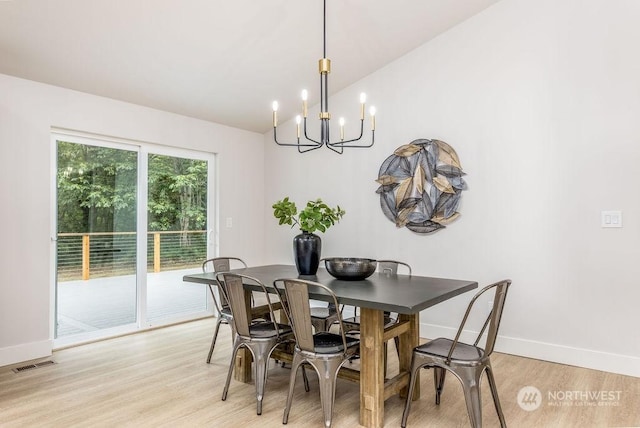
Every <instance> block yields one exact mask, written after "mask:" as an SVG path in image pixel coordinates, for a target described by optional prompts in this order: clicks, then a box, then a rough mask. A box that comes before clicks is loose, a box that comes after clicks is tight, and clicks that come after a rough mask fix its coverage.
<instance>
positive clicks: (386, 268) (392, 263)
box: [378, 260, 411, 276]
mask: <svg viewBox="0 0 640 428" xmlns="http://www.w3.org/2000/svg"><path fill="white" fill-rule="evenodd" d="M400 266H404V267H405V268H407V269H408V270H409V276H411V266H409V265H408V264H407V263H405V262H399V261H396V260H378V272H380V273H385V274H387V275H397V274H398V267H400Z"/></svg>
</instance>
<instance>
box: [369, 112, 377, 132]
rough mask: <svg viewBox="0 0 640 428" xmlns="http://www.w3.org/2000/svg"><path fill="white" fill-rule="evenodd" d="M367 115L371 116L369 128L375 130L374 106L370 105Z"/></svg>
mask: <svg viewBox="0 0 640 428" xmlns="http://www.w3.org/2000/svg"><path fill="white" fill-rule="evenodd" d="M369 115H370V116H371V130H372V131H375V130H376V108H375V107H374V106H371V108H370V109H369Z"/></svg>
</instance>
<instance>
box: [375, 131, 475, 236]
mask: <svg viewBox="0 0 640 428" xmlns="http://www.w3.org/2000/svg"><path fill="white" fill-rule="evenodd" d="M463 175H465V173H464V172H463V171H462V167H461V166H460V159H459V158H458V155H457V153H456V151H455V150H453V148H452V147H451V146H450V145H448V144H447V143H445V142H444V141H440V140H428V139H424V138H421V139H418V140H414V141H412V142H411V143H409V144H405V145H403V146H400V147H398V148H397V149H396V150H395V151H394V152H393V154H392V155H391V156H389V157H388V158H387V159H386V160H385V161H384V162H383V163H382V166H380V172H379V173H378V179H377V180H376V182H378V183H379V184H380V187H378V190H376V193H378V194H379V195H380V206H381V207H382V212H383V213H384V215H385V216H386V217H387V218H388V219H389V220H391V221H392V222H394V223H395V224H396V227H406V228H407V229H409V230H412V231H413V232H416V233H432V232H435V231H436V230H439V229H442V228H444V227H445V226H446V225H447V224H449V223H451V222H452V221H453V220H455V219H456V218H458V217H459V216H460V213H459V212H458V211H457V209H458V205H459V204H460V196H461V194H462V191H463V190H466V188H467V184H466V183H465V181H464V179H463V178H462V176H463Z"/></svg>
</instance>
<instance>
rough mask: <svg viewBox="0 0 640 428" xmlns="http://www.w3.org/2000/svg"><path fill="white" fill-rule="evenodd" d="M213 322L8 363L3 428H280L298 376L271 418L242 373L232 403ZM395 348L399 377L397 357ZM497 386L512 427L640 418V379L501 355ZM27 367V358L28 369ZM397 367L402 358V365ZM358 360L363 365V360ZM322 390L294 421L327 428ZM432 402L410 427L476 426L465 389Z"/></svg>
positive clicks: (2, 384) (422, 403) (1, 370)
mask: <svg viewBox="0 0 640 428" xmlns="http://www.w3.org/2000/svg"><path fill="white" fill-rule="evenodd" d="M213 328H214V320H213V319H205V320H200V321H195V322H191V323H185V324H180V325H176V326H171V327H167V328H162V329H158V330H153V331H149V332H144V333H139V334H134V335H129V336H124V337H119V338H115V339H110V340H105V341H101V342H96V343H92V344H87V345H82V346H78V347H74V348H68V349H64V350H60V351H56V352H54V355H53V357H52V358H51V359H52V360H54V361H55V362H56V364H53V365H50V366H44V367H41V368H37V369H32V370H26V371H23V372H20V373H14V372H13V371H12V370H11V369H12V368H13V367H15V366H7V367H0V427H2V428H13V427H20V428H23V427H92V428H93V427H205V426H206V427H217V426H242V427H243V428H252V427H256V428H257V427H259V428H264V427H276V426H280V425H281V424H282V411H283V408H284V402H285V397H286V392H287V388H288V383H289V373H290V371H289V369H288V368H282V367H280V366H276V365H275V364H272V365H271V368H270V370H269V378H268V381H267V387H266V392H265V398H264V405H263V414H262V415H261V416H257V415H256V413H255V410H256V405H255V387H254V385H253V384H244V383H241V382H237V381H235V380H232V382H231V386H230V389H229V395H228V397H227V400H226V401H224V402H223V401H221V399H220V398H221V394H222V388H223V386H224V381H225V378H226V374H227V369H228V367H229V360H230V354H231V334H230V331H229V329H221V330H220V336H219V338H218V341H217V344H216V349H215V351H214V353H213V358H212V360H211V364H206V362H205V360H206V356H207V352H208V349H209V345H210V343H211V335H212V333H213ZM392 344H393V341H391V342H390V346H389V364H390V367H389V375H390V376H393V375H394V373H397V371H398V367H397V356H396V354H395V349H394V347H393V345H392ZM492 362H493V366H494V372H495V377H496V382H497V385H498V391H499V394H500V399H501V403H502V408H503V410H504V414H505V418H506V420H507V424H508V425H509V426H510V427H518V428H521V427H524V428H528V427H532V428H533V427H535V428H538V427H563V428H564V427H580V428H582V427H614V426H617V427H620V426H625V427H633V426H640V411H639V410H638V409H639V406H640V379H638V378H633V377H628V376H621V375H615V374H611V373H605V372H600V371H595V370H587V369H582V368H576V367H571V366H565V365H560V364H553V363H549V362H544V361H539V360H533V359H528V358H522V357H516V356H512V355H506V354H499V353H495V354H494V355H493V356H492ZM22 365H25V363H23V364H20V365H18V366H22ZM394 365H395V366H394ZM351 367H353V368H358V362H357V361H355V362H354V363H353V364H352V365H351ZM308 373H309V377H310V384H311V391H310V392H308V393H306V392H305V391H304V388H303V384H302V379H301V377H299V378H298V382H297V384H296V390H295V395H294V400H293V405H292V408H291V414H290V416H289V423H288V425H287V426H289V427H308V426H311V427H313V426H317V427H320V426H322V410H321V408H320V401H319V395H318V382H317V377H316V376H315V374H312V373H311V372H310V371H309V372H308ZM420 383H421V387H422V394H421V398H420V399H419V400H417V401H414V402H413V404H412V408H411V414H410V415H409V420H408V426H409V427H420V428H422V427H468V426H469V422H468V418H467V414H466V408H465V404H464V399H463V396H462V391H461V388H460V385H459V384H458V382H457V380H456V379H455V378H454V377H453V376H448V377H447V379H446V382H445V388H444V393H443V395H442V404H441V405H440V406H436V405H435V402H434V401H435V400H434V392H433V377H432V373H431V372H430V371H423V372H422V376H421V380H420ZM525 386H535V387H536V388H538V389H539V390H540V392H541V394H542V397H540V398H541V406H540V407H539V408H538V409H537V410H533V411H526V410H523V409H522V408H521V407H520V405H519V404H518V402H517V395H518V392H519V391H520V389H521V388H523V387H525ZM574 391H575V392H578V393H584V392H587V393H588V392H591V393H592V394H594V393H596V392H597V391H605V392H614V393H615V392H616V391H619V398H618V399H616V400H600V401H597V400H596V401H593V400H576V399H573V400H556V402H553V400H550V399H549V394H550V393H554V392H555V393H556V395H558V392H562V393H565V395H566V393H568V392H574ZM482 399H483V407H482V409H483V422H484V426H485V427H497V426H499V423H498V418H497V416H496V414H495V410H494V408H493V403H492V400H491V395H490V393H489V390H488V384H487V382H486V381H485V380H483V383H482ZM359 402H360V391H359V385H358V384H356V383H353V382H350V381H347V380H339V381H338V387H337V391H336V406H335V413H334V427H338V428H340V427H355V426H358V418H359ZM403 407H404V400H402V399H400V398H399V397H391V398H390V399H389V400H387V401H386V402H385V412H384V426H385V427H398V426H399V425H400V419H401V417H402V410H403Z"/></svg>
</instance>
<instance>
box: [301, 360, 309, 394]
mask: <svg viewBox="0 0 640 428" xmlns="http://www.w3.org/2000/svg"><path fill="white" fill-rule="evenodd" d="M301 368H302V380H303V381H304V390H305V392H309V378H308V377H307V371H306V370H305V368H304V364H303V365H302V367H301Z"/></svg>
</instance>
